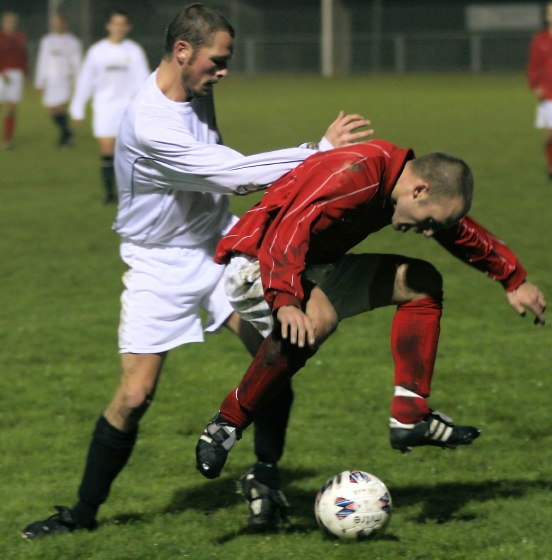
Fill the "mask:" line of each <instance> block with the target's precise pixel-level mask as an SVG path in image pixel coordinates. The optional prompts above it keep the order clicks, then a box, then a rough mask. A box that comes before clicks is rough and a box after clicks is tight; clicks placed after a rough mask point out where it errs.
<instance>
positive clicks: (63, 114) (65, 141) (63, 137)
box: [48, 103, 74, 148]
mask: <svg viewBox="0 0 552 560" xmlns="http://www.w3.org/2000/svg"><path fill="white" fill-rule="evenodd" d="M48 113H49V114H50V118H51V119H52V120H53V121H54V124H55V125H56V126H57V127H58V129H59V140H58V146H59V147H60V148H64V147H69V146H72V145H73V143H74V135H73V130H72V129H71V126H70V124H69V115H68V114H67V104H66V103H64V104H61V105H57V106H55V107H48Z"/></svg>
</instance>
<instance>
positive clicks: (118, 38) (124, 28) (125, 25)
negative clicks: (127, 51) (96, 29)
mask: <svg viewBox="0 0 552 560" xmlns="http://www.w3.org/2000/svg"><path fill="white" fill-rule="evenodd" d="M105 29H106V30H107V38H108V39H109V41H110V42H112V43H121V42H122V41H124V40H125V39H126V37H127V35H128V34H129V33H130V30H131V29H132V26H131V25H130V23H129V21H128V19H127V18H126V17H125V16H123V15H121V14H115V15H112V16H111V18H109V21H108V22H107V25H106V26H105Z"/></svg>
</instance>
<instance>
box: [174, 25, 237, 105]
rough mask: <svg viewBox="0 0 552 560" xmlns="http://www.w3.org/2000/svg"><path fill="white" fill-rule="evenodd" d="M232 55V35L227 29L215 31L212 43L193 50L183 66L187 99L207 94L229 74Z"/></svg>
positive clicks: (183, 81) (183, 80) (183, 82)
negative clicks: (229, 62)
mask: <svg viewBox="0 0 552 560" xmlns="http://www.w3.org/2000/svg"><path fill="white" fill-rule="evenodd" d="M231 57H232V37H231V36H230V34H229V33H227V32H226V31H219V32H217V33H215V35H214V37H213V40H212V42H211V44H210V45H205V46H203V47H201V48H200V49H199V50H197V51H193V50H191V51H190V52H189V55H188V56H187V58H186V59H185V63H184V64H183V66H182V74H181V76H182V85H183V87H184V90H185V92H186V97H187V99H191V98H192V97H201V96H204V95H207V94H208V93H209V92H210V91H211V89H212V88H213V87H214V86H215V85H216V84H217V83H218V81H219V80H222V78H224V77H226V76H227V75H228V61H229V60H230V58H231Z"/></svg>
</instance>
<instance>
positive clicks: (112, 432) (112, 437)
mask: <svg viewBox="0 0 552 560" xmlns="http://www.w3.org/2000/svg"><path fill="white" fill-rule="evenodd" d="M137 435H138V429H134V430H132V431H130V432H122V431H121V430H118V429H117V428H114V427H113V426H112V425H111V424H110V423H109V422H108V421H107V420H106V419H105V418H104V417H103V416H101V417H100V419H99V420H98V422H97V423H96V427H95V428H94V432H93V434H92V441H91V442H90V447H89V449H88V456H87V458H86V466H85V469H84V475H83V477H82V482H81V485H80V487H79V494H78V495H79V501H78V502H77V503H76V504H75V506H74V507H73V513H74V514H75V517H76V519H77V521H78V522H79V523H81V524H83V525H91V524H92V523H93V522H94V520H95V518H96V513H97V512H98V509H99V507H100V506H101V505H102V504H103V503H104V502H105V501H106V500H107V497H108V495H109V490H110V488H111V484H112V483H113V481H114V480H115V478H116V477H117V475H118V474H119V472H121V470H122V468H123V467H124V466H125V465H126V463H127V461H128V458H129V457H130V454H131V453H132V450H133V448H134V444H135V443H136V437H137Z"/></svg>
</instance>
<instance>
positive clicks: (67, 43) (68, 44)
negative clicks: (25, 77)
mask: <svg viewBox="0 0 552 560" xmlns="http://www.w3.org/2000/svg"><path fill="white" fill-rule="evenodd" d="M81 60H82V45H81V42H80V41H79V40H78V39H77V38H76V37H75V36H74V35H73V34H72V33H69V32H68V31H67V21H66V19H65V17H64V16H63V15H62V14H59V13H58V14H54V15H53V16H52V18H51V19H50V33H48V34H47V35H45V36H44V37H43V38H42V39H41V40H40V45H39V48H38V59H37V64H36V74H35V86H36V88H37V90H38V91H39V92H40V93H41V94H42V104H43V105H44V107H46V109H47V110H48V113H49V115H50V117H51V118H52V120H53V121H54V123H55V125H56V126H57V127H58V128H59V132H60V133H59V140H58V146H59V147H60V148H65V147H68V146H72V145H73V143H74V136H73V131H72V130H71V126H70V124H69V116H68V113H67V107H68V105H69V101H70V99H71V94H72V92H73V87H74V84H75V79H76V77H77V74H78V71H79V68H80V64H81Z"/></svg>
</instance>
